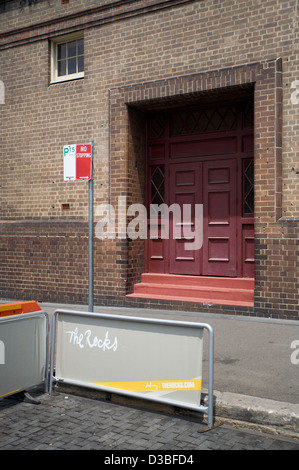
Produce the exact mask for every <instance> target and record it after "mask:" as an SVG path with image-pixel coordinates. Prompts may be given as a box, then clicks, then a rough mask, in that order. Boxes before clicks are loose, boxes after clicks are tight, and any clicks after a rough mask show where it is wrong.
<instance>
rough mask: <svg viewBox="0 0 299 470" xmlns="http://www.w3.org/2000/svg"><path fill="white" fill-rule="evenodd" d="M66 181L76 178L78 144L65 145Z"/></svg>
mask: <svg viewBox="0 0 299 470" xmlns="http://www.w3.org/2000/svg"><path fill="white" fill-rule="evenodd" d="M63 164H64V181H69V180H75V179H76V145H65V146H64V147H63Z"/></svg>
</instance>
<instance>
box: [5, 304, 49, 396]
mask: <svg viewBox="0 0 299 470" xmlns="http://www.w3.org/2000/svg"><path fill="white" fill-rule="evenodd" d="M48 346H49V320H48V315H47V314H46V312H44V311H43V310H39V311H37V312H29V313H25V314H24V313H22V314H20V315H16V314H9V315H8V316H5V317H1V318H0V398H3V397H6V396H8V395H13V394H15V393H18V392H22V391H27V390H28V389H30V388H33V387H35V386H37V385H41V384H43V383H44V384H45V391H48V365H49V361H48Z"/></svg>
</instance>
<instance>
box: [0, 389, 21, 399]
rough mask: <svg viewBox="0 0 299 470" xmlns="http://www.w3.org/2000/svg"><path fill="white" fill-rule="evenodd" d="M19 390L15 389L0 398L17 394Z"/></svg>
mask: <svg viewBox="0 0 299 470" xmlns="http://www.w3.org/2000/svg"><path fill="white" fill-rule="evenodd" d="M20 390H21V389H20V388H17V390H12V391H11V392H7V393H4V394H3V395H0V398H3V397H6V396H7V395H13V394H14V393H17V392H19V391H20Z"/></svg>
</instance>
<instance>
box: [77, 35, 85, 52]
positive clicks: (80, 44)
mask: <svg viewBox="0 0 299 470" xmlns="http://www.w3.org/2000/svg"><path fill="white" fill-rule="evenodd" d="M77 42H78V55H82V54H84V40H83V39H79V40H78V41H77Z"/></svg>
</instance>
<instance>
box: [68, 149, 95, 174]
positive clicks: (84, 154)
mask: <svg viewBox="0 0 299 470" xmlns="http://www.w3.org/2000/svg"><path fill="white" fill-rule="evenodd" d="M63 160H64V180H65V181H71V180H90V178H91V170H92V145H91V144H73V145H65V146H64V147H63Z"/></svg>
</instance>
